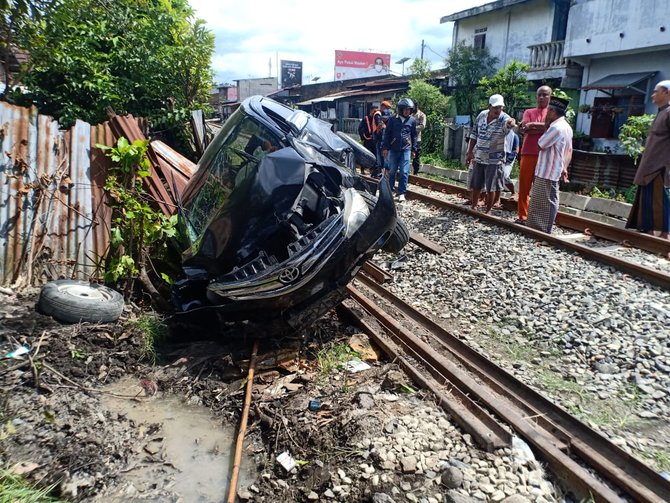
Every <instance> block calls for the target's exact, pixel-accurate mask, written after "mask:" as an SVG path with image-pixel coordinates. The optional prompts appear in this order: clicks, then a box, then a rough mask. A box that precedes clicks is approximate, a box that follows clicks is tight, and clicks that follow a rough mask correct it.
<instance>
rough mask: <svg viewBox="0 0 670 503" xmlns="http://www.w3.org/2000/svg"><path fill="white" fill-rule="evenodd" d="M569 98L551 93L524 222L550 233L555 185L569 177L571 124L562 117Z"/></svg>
mask: <svg viewBox="0 0 670 503" xmlns="http://www.w3.org/2000/svg"><path fill="white" fill-rule="evenodd" d="M567 108H568V100H565V99H562V98H556V97H552V98H551V100H550V101H549V107H548V109H547V117H546V119H545V123H546V125H547V126H548V129H547V131H546V132H545V133H544V134H543V135H542V136H540V139H539V140H538V141H537V145H538V147H539V149H540V154H539V156H538V158H537V165H536V166H535V180H534V181H533V188H532V192H531V196H530V206H529V207H528V222H527V225H528V226H530V227H533V228H535V229H538V230H540V231H543V232H546V233H548V234H550V233H551V228H552V227H553V226H554V221H555V220H556V215H557V214H558V203H559V200H558V186H559V182H560V181H561V180H563V181H566V182H567V181H568V165H569V164H570V160H571V159H572V128H571V127H570V125H569V124H568V123H567V121H566V120H565V112H566V110H567Z"/></svg>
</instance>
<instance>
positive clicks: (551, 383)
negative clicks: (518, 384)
mask: <svg viewBox="0 0 670 503" xmlns="http://www.w3.org/2000/svg"><path fill="white" fill-rule="evenodd" d="M538 381H539V384H540V385H541V386H542V387H543V388H544V389H546V390H547V391H549V392H554V393H559V394H562V395H565V394H567V395H571V396H576V397H577V398H579V400H580V402H582V403H583V402H584V400H585V398H586V396H587V394H588V393H586V392H585V391H584V389H583V388H582V386H581V384H578V383H576V382H574V381H567V380H565V379H564V378H563V377H562V376H560V375H559V374H557V373H556V372H552V371H551V370H547V369H544V370H543V371H542V372H540V374H539V376H538Z"/></svg>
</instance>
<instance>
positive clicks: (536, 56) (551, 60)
mask: <svg viewBox="0 0 670 503" xmlns="http://www.w3.org/2000/svg"><path fill="white" fill-rule="evenodd" d="M564 46H565V40H556V41H555V42H546V43H544V44H535V45H529V46H528V48H529V49H530V63H529V64H530V71H531V72H533V71H534V72H537V71H541V70H548V69H551V68H562V67H566V66H567V64H568V61H567V59H566V58H564V57H563V47H564Z"/></svg>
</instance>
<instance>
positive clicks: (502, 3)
mask: <svg viewBox="0 0 670 503" xmlns="http://www.w3.org/2000/svg"><path fill="white" fill-rule="evenodd" d="M529 1H530V0H498V1H497V2H490V3H487V4H484V5H480V6H479V7H473V8H472V9H466V10H462V11H460V12H455V13H453V14H449V15H448V16H442V17H441V18H440V23H448V22H449V21H459V20H461V19H466V18H469V17H475V16H479V15H480V14H485V13H487V12H493V11H494V10H499V9H504V8H505V7H511V6H512V5H516V4H519V3H524V2H529Z"/></svg>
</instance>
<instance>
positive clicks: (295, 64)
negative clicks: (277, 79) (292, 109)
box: [281, 59, 302, 89]
mask: <svg viewBox="0 0 670 503" xmlns="http://www.w3.org/2000/svg"><path fill="white" fill-rule="evenodd" d="M298 84H302V61H286V60H284V59H282V60H281V86H282V89H285V88H287V87H292V86H295V85H298Z"/></svg>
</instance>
